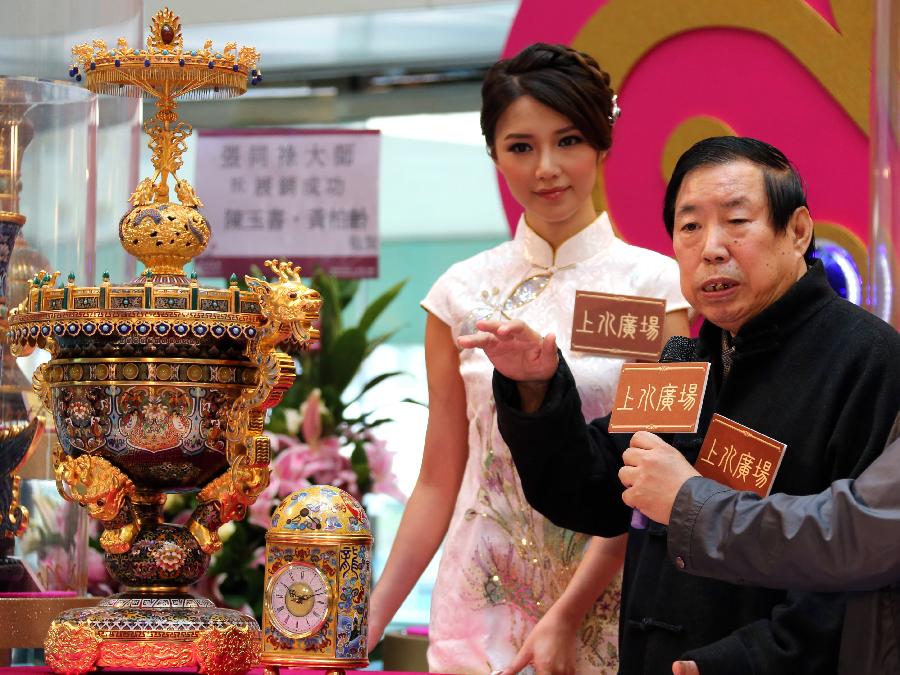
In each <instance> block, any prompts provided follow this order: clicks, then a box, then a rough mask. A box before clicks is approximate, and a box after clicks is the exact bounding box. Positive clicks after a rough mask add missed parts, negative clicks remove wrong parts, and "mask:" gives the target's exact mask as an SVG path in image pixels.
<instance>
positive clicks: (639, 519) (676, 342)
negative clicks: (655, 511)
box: [631, 335, 694, 530]
mask: <svg viewBox="0 0 900 675" xmlns="http://www.w3.org/2000/svg"><path fill="white" fill-rule="evenodd" d="M693 356H694V341H693V340H692V339H691V338H687V337H684V336H683V335H673V336H672V337H670V338H669V341H668V342H666V346H665V347H663V350H662V353H661V354H660V355H659V362H660V363H677V362H679V361H690V360H691V359H692V358H693ZM674 436H675V434H660V435H659V437H660V438H661V439H662V440H664V441H665V442H666V443H668V444H669V445H671V444H672V439H673V437H674ZM649 523H650V519H649V518H648V517H647V516H645V515H644V514H643V513H641V512H640V511H638V510H637V509H633V510H632V512H631V527H633V528H634V529H636V530H643V529H646V527H647V525H648V524H649Z"/></svg>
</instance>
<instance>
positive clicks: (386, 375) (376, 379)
mask: <svg viewBox="0 0 900 675" xmlns="http://www.w3.org/2000/svg"><path fill="white" fill-rule="evenodd" d="M407 374H408V373H405V372H403V371H402V370H394V371H391V372H390V373H382V374H381V375H378V376H376V377H373V378H372V379H371V380H369V381H368V382H366V383H365V385H363V388H362V390H361V391H360V392H359V393H358V394H357V395H356V396H355V397H353V398H352V399H351V400H349V401H347V403H346V405H350V404H351V403H356V402H357V401H358V400H359V399H361V398H362V396H363V394H365V393H366V392H367V391H369V390H370V389H373V388H374V387H377V386H378V385H379V384H381V383H382V382H384V381H385V380H386V379H388V378H389V377H396V376H397V375H407Z"/></svg>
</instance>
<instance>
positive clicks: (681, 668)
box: [657, 521, 700, 675]
mask: <svg viewBox="0 0 900 675" xmlns="http://www.w3.org/2000/svg"><path fill="white" fill-rule="evenodd" d="M657 522H659V521H657ZM672 675H700V669H699V668H698V667H697V662H696V661H676V662H675V663H673V664H672Z"/></svg>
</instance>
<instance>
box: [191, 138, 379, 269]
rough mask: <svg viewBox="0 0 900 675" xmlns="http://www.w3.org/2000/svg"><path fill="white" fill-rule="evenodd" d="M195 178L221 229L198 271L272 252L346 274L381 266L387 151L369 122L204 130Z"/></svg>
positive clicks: (242, 263) (258, 260)
mask: <svg viewBox="0 0 900 675" xmlns="http://www.w3.org/2000/svg"><path fill="white" fill-rule="evenodd" d="M198 137H199V140H198V143H197V173H196V180H195V181H194V184H195V185H196V189H197V195H198V196H199V197H200V199H202V200H203V203H204V204H205V206H204V207H203V209H202V210H203V214H204V215H205V216H206V218H207V220H208V221H209V222H210V225H211V226H212V227H213V229H214V231H215V233H216V235H215V236H214V237H213V238H212V240H211V241H210V244H209V246H208V248H207V249H206V252H205V253H204V254H203V255H202V256H201V257H200V258H198V259H197V271H198V273H200V274H202V275H206V276H229V275H230V274H231V273H232V272H237V273H242V272H246V271H248V270H249V269H250V266H251V265H257V266H261V265H262V262H263V261H264V260H266V259H267V258H274V257H280V258H282V259H287V260H290V261H292V262H293V263H295V264H297V265H300V266H301V267H302V268H303V271H304V273H305V274H308V275H312V274H313V273H314V272H315V270H316V269H317V268H322V269H323V270H325V271H326V272H329V273H331V274H334V275H335V276H338V277H344V278H367V277H376V276H378V249H379V247H378V244H379V242H378V154H379V147H380V140H381V137H380V135H379V132H377V131H369V130H345V129H336V130H307V129H224V130H212V131H200V132H199V133H198Z"/></svg>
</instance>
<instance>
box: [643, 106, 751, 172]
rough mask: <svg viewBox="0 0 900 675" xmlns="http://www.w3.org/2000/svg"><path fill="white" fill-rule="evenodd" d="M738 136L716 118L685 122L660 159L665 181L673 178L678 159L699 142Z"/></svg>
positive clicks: (667, 144)
mask: <svg viewBox="0 0 900 675" xmlns="http://www.w3.org/2000/svg"><path fill="white" fill-rule="evenodd" d="M736 135H737V134H735V132H734V129H732V128H731V127H730V126H728V124H727V123H726V122H724V121H722V120H720V119H718V118H716V117H710V116H707V115H697V116H695V117H689V118H688V119H686V120H684V121H683V122H682V123H681V124H679V125H678V126H677V127H675V130H674V131H673V132H672V133H671V134H669V137H668V138H667V139H666V144H665V146H663V153H662V157H661V159H660V171H661V172H662V177H663V180H664V181H666V182H668V180H669V178H670V177H671V176H672V171H673V170H674V169H675V164H676V162H678V158H679V157H681V155H682V153H684V151H685V150H687V149H688V148H690V147H691V146H692V145H693V144H694V143H696V142H697V141H702V140H703V139H704V138H709V137H710V136H736Z"/></svg>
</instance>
